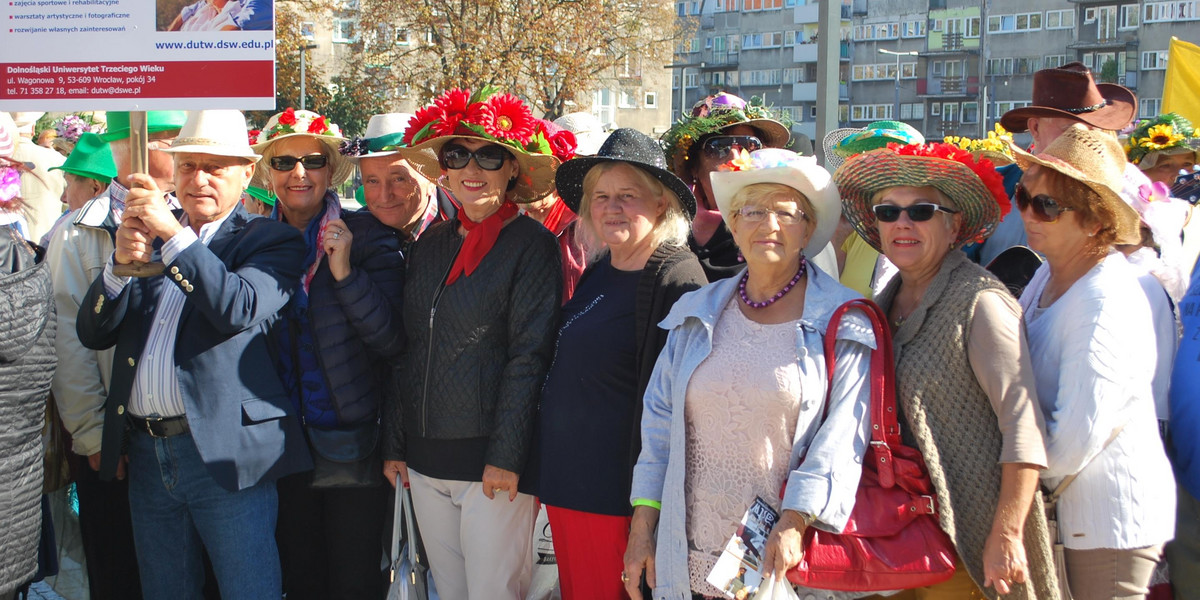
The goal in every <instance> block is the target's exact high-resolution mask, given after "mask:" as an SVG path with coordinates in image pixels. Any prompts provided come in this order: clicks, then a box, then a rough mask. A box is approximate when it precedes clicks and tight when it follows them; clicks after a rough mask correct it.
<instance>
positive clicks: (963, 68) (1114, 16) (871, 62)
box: [672, 0, 1200, 139]
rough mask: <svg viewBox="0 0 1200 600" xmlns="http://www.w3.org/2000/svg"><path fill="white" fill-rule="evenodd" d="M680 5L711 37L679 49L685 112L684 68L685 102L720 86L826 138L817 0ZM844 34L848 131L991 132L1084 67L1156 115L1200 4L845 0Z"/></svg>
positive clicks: (1191, 36) (1197, 37)
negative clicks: (904, 127) (820, 111)
mask: <svg viewBox="0 0 1200 600" xmlns="http://www.w3.org/2000/svg"><path fill="white" fill-rule="evenodd" d="M676 6H677V10H678V14H679V16H680V18H683V19H690V20H692V22H694V23H696V26H697V28H696V31H697V34H696V36H695V37H694V38H692V39H691V40H689V41H688V42H687V43H686V44H684V45H683V46H681V47H680V48H679V52H678V53H677V55H676V59H677V60H676V66H675V67H674V68H673V73H674V79H673V96H674V99H673V101H672V106H673V107H674V114H676V115H677V114H678V109H679V106H680V100H679V99H680V98H681V90H680V88H679V85H680V74H681V72H682V73H683V74H684V75H683V84H684V90H683V91H682V98H683V105H684V106H687V107H690V106H691V105H692V103H694V102H695V101H696V100H697V99H699V98H701V97H703V96H704V95H706V94H709V93H714V92H715V91H719V90H727V91H730V92H732V93H736V94H738V95H740V96H743V97H749V96H753V95H758V96H763V97H764V98H765V99H766V101H767V103H768V104H773V105H775V106H776V107H778V108H780V109H781V110H783V111H784V112H787V113H788V114H789V116H791V117H792V118H793V120H794V121H796V123H797V124H796V126H795V127H794V128H793V130H794V131H796V132H797V133H804V134H806V135H808V136H810V137H811V136H813V135H814V131H813V130H814V129H815V128H814V124H813V120H814V119H815V116H816V104H815V100H816V88H817V85H818V84H817V83H815V79H816V60H817V53H816V46H815V45H814V44H812V43H811V42H813V41H815V40H816V35H817V25H816V22H817V11H818V2H817V0H707V1H701V0H693V1H688V2H679V3H677V5H676ZM838 35H839V38H840V39H841V48H840V50H841V56H840V61H841V66H840V72H841V84H840V86H839V94H838V95H839V98H840V104H841V106H840V107H839V121H840V122H841V125H842V126H863V125H866V124H867V123H869V122H871V121H876V120H882V119H891V120H899V121H904V122H906V123H909V124H910V125H913V126H914V127H916V128H918V129H919V130H921V131H923V132H925V133H926V134H927V136H928V137H929V138H931V139H937V138H939V137H941V136H945V135H967V136H982V135H986V132H987V131H989V130H991V129H992V127H993V125H994V124H995V123H996V121H997V120H998V119H999V117H1000V116H1001V115H1003V114H1004V113H1005V112H1007V111H1009V110H1012V109H1013V108H1019V107H1022V106H1026V105H1028V104H1029V103H1030V101H1031V100H1032V96H1033V73H1034V72H1035V71H1038V70H1039V69H1043V68H1049V67H1057V66H1061V65H1063V64H1066V63H1068V62H1072V61H1082V62H1083V63H1084V64H1085V65H1088V67H1089V68H1091V69H1092V70H1093V72H1094V74H1095V77H1096V78H1097V80H1102V81H1108V82H1111V83H1119V84H1121V85H1125V86H1127V87H1129V88H1131V89H1133V90H1134V92H1136V93H1137V94H1138V96H1139V98H1140V101H1141V107H1140V116H1142V117H1152V116H1154V115H1155V114H1157V113H1158V112H1159V110H1160V107H1161V99H1162V88H1163V81H1164V76H1165V72H1166V71H1165V69H1166V62H1167V47H1168V43H1169V40H1170V39H1171V37H1172V36H1176V37H1178V38H1180V39H1183V40H1187V41H1191V42H1197V43H1200V0H1182V1H1181V0H1175V1H1151V0H1141V1H1139V2H1129V1H1128V0H1125V1H1124V2H1122V1H1121V0H843V6H842V25H841V30H840V31H839V32H838ZM680 65H686V66H682V67H681V66H680ZM787 88H790V93H788V89H787Z"/></svg>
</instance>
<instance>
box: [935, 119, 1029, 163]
mask: <svg viewBox="0 0 1200 600" xmlns="http://www.w3.org/2000/svg"><path fill="white" fill-rule="evenodd" d="M1012 140H1013V138H1012V134H1011V133H1009V132H1008V130H1007V129H1005V128H1004V127H1001V126H1000V124H999V123H996V127H995V129H993V130H992V131H989V132H988V134H987V137H985V138H980V139H975V138H969V137H959V136H953V135H948V136H946V137H945V139H944V140H943V141H944V142H945V143H947V144H950V145H952V146H957V147H959V148H962V149H963V150H966V151H967V152H970V153H971V154H973V155H975V157H976V158H977V159H978V158H987V159H988V160H990V161H992V163H994V164H995V165H996V166H1003V165H1011V164H1012V163H1013V157H1012Z"/></svg>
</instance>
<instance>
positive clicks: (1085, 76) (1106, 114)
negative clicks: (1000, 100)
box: [1000, 62, 1138, 133]
mask: <svg viewBox="0 0 1200 600" xmlns="http://www.w3.org/2000/svg"><path fill="white" fill-rule="evenodd" d="M1137 106H1138V102H1137V96H1136V95H1134V93H1133V92H1131V91H1129V89H1128V88H1125V87H1122V86H1119V85H1116V84H1113V83H1096V81H1095V80H1094V79H1092V71H1091V70H1090V69H1088V68H1087V67H1085V66H1083V63H1081V62H1071V63H1067V64H1065V65H1063V66H1061V67H1058V68H1056V69H1042V70H1041V71H1038V72H1036V73H1034V74H1033V104H1031V105H1030V106H1026V107H1024V108H1016V109H1013V110H1010V111H1008V112H1006V113H1004V116H1002V117H1000V124H1001V125H1003V126H1004V128H1005V129H1007V130H1009V131H1011V132H1013V133H1021V132H1023V131H1026V130H1027V129H1029V124H1028V120H1029V118H1031V117H1053V118H1060V119H1071V120H1073V121H1079V122H1081V123H1087V124H1088V125H1091V126H1092V127H1098V128H1100V129H1107V130H1109V131H1119V130H1121V129H1124V128H1125V127H1126V126H1128V125H1129V124H1130V123H1131V122H1133V119H1134V118H1136V117H1137Z"/></svg>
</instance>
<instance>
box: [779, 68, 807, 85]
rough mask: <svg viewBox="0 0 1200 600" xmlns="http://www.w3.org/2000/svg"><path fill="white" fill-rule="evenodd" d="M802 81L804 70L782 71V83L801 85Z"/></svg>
mask: <svg viewBox="0 0 1200 600" xmlns="http://www.w3.org/2000/svg"><path fill="white" fill-rule="evenodd" d="M803 81H804V69H802V68H792V69H784V70H783V82H784V83H801V82H803Z"/></svg>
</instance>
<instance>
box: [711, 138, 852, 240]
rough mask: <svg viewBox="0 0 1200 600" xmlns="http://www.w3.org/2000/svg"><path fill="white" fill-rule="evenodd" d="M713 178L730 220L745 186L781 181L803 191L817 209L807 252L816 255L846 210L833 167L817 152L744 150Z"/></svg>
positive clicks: (715, 191)
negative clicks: (823, 162)
mask: <svg viewBox="0 0 1200 600" xmlns="http://www.w3.org/2000/svg"><path fill="white" fill-rule="evenodd" d="M710 179H711V181H712V191H713V196H715V199H716V201H717V208H718V209H719V210H720V211H721V216H722V217H724V218H725V221H726V222H727V223H728V221H729V220H730V219H731V218H732V213H733V211H732V203H733V197H734V196H735V195H737V193H738V192H739V191H741V189H742V188H744V187H746V186H748V185H754V184H756V183H778V184H782V185H786V186H788V187H790V188H792V189H794V190H796V191H797V192H800V193H801V194H803V195H804V197H805V198H808V201H809V203H810V204H812V207H813V210H814V211H816V213H817V214H816V215H814V216H815V217H816V226H815V227H814V228H813V232H812V236H811V237H809V238H808V244H807V245H806V246H805V247H804V254H805V255H807V256H816V255H817V253H818V252H820V251H821V250H822V249H823V248H824V247H825V245H826V244H828V243H829V240H831V239H833V232H834V230H835V229H837V224H838V220H839V218H840V217H841V214H842V209H841V204H840V202H839V201H838V190H837V188H836V187H834V185H833V181H832V180H831V179H830V177H829V171H826V170H825V168H824V167H822V166H820V165H818V164H817V159H816V157H814V156H800V155H799V154H796V153H795V152H792V151H790V150H784V149H782V148H763V149H761V150H755V151H754V152H745V151H743V154H742V155H741V156H740V157H738V158H736V159H734V160H733V161H732V162H730V163H727V164H725V165H722V167H721V170H719V171H713V172H712V174H711V176H710Z"/></svg>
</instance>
